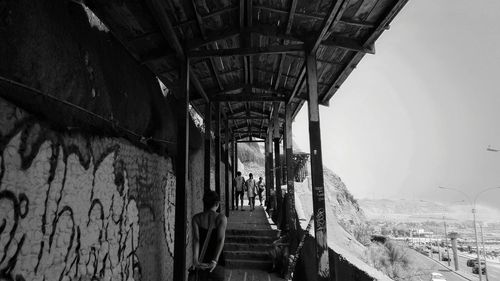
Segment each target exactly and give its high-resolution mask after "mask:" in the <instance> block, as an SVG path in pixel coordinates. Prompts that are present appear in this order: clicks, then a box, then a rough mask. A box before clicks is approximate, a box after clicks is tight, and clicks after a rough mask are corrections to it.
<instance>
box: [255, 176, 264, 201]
mask: <svg viewBox="0 0 500 281" xmlns="http://www.w3.org/2000/svg"><path fill="white" fill-rule="evenodd" d="M262 192H264V181H263V180H262V177H259V181H258V182H257V193H258V194H259V201H260V205H261V206H262Z"/></svg>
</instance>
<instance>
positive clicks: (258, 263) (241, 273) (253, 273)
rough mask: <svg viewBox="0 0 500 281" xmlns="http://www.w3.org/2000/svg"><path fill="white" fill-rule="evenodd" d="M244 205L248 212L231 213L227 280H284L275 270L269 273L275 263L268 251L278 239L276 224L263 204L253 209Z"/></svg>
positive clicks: (225, 252)
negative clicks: (267, 213)
mask: <svg viewBox="0 0 500 281" xmlns="http://www.w3.org/2000/svg"><path fill="white" fill-rule="evenodd" d="M245 201H246V200H245ZM244 204H245V206H244V207H243V210H244V211H241V210H234V211H231V212H230V214H229V218H228V225H227V230H226V241H225V245H224V256H225V258H226V279H225V280H227V281H278V280H280V281H281V280H284V279H282V278H279V277H278V276H277V275H276V274H275V273H268V270H269V269H270V268H271V266H272V262H271V258H270V257H269V254H268V250H269V249H270V248H271V244H272V242H273V241H274V240H276V239H278V231H277V230H276V227H274V226H271V224H270V222H269V221H268V219H267V216H266V213H265V211H264V208H263V207H262V206H256V207H255V210H254V211H253V212H250V207H249V206H248V203H247V202H244ZM257 205H259V203H257Z"/></svg>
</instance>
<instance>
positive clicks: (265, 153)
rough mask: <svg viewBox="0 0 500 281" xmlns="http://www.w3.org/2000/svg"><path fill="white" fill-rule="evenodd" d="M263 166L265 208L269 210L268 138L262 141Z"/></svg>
mask: <svg viewBox="0 0 500 281" xmlns="http://www.w3.org/2000/svg"><path fill="white" fill-rule="evenodd" d="M264 165H265V168H264V172H265V174H264V177H265V179H266V181H265V183H266V193H265V196H266V201H265V203H266V207H267V208H269V207H270V205H269V191H270V186H271V185H270V182H269V178H270V176H269V169H270V167H269V141H268V138H266V139H265V141H264Z"/></svg>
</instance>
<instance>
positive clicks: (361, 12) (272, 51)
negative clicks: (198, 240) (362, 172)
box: [0, 0, 408, 281]
mask: <svg viewBox="0 0 500 281" xmlns="http://www.w3.org/2000/svg"><path fill="white" fill-rule="evenodd" d="M407 1H408V0H276V1H261V0H191V1H184V0H143V1H137V0H67V1H66V0H57V1H56V0H54V1H27V0H19V1H7V4H6V5H7V6H8V9H7V8H4V7H3V6H2V7H1V9H0V10H1V11H0V12H2V11H5V13H0V14H5V15H6V20H5V24H4V23H3V22H2V28H0V32H4V30H7V31H6V32H4V33H0V35H4V36H6V37H8V39H9V40H6V42H7V43H4V42H0V46H1V47H2V48H0V51H2V55H3V58H5V60H2V63H0V67H2V68H1V70H2V71H3V72H7V73H0V93H1V94H2V97H3V98H5V99H7V100H8V101H9V102H13V103H14V105H15V106H14V105H11V104H10V103H3V101H0V106H3V107H5V109H4V112H10V111H12V112H14V113H13V114H4V115H5V116H0V117H2V118H4V119H5V120H6V121H4V122H5V124H8V125H5V127H6V128H8V129H9V130H8V132H7V133H5V134H3V138H2V139H1V142H0V143H1V144H2V146H3V145H4V144H5V145H8V147H10V152H9V151H7V150H6V151H7V152H9V153H8V155H7V156H8V157H7V158H5V157H6V156H5V157H2V168H3V166H4V163H3V162H6V165H5V166H6V167H7V168H6V170H7V171H10V170H12V171H15V172H16V173H17V172H18V171H23V173H20V174H22V175H24V170H26V169H28V168H30V165H31V163H32V161H33V159H37V158H35V157H36V156H37V155H38V154H36V153H38V151H39V150H40V151H42V152H43V153H41V154H40V155H39V157H41V158H43V159H41V160H40V161H39V162H37V161H34V162H33V163H42V165H33V169H40V172H39V173H38V174H40V178H42V180H40V182H43V183H44V184H43V185H42V184H41V186H43V187H44V188H46V189H48V190H47V191H45V192H42V193H45V194H46V195H37V194H36V193H37V192H38V193H39V192H40V191H39V190H42V189H41V188H40V189H39V188H35V187H37V186H36V185H34V184H33V186H34V187H32V186H31V185H30V184H26V182H28V183H33V182H38V181H33V179H32V178H31V177H29V176H30V174H28V178H27V179H26V182H16V181H17V178H19V177H16V176H9V177H6V178H7V179H8V180H9V181H13V182H8V185H7V184H6V185H5V186H7V187H8V188H11V187H16V189H15V190H14V191H15V192H12V194H11V193H6V192H4V193H2V196H3V197H5V198H7V197H8V200H11V201H12V202H14V203H15V204H12V205H13V206H14V207H15V209H16V212H14V213H15V218H14V219H9V222H10V224H11V225H14V226H15V227H17V224H18V220H19V218H18V217H20V218H21V219H23V218H24V217H25V216H26V215H28V214H27V213H28V211H27V210H28V202H30V201H31V202H37V203H36V204H34V205H37V206H38V207H39V208H36V210H37V212H39V213H36V214H34V216H35V215H36V216H35V218H34V219H32V220H33V221H39V226H38V225H37V226H36V229H35V228H34V227H32V226H30V223H27V222H26V223H24V225H23V228H26V229H27V230H26V233H28V234H26V235H33V237H35V236H36V237H35V238H36V239H35V238H32V237H31V236H28V238H27V239H26V241H27V243H33V244H34V245H37V246H36V247H38V248H37V250H36V253H27V252H26V250H25V251H21V250H20V249H21V246H22V242H24V236H23V238H22V239H21V236H19V237H17V238H16V239H17V240H20V241H22V242H21V243H20V244H21V245H20V246H19V247H18V248H16V249H17V250H16V249H15V248H14V247H11V248H10V249H9V252H14V253H15V255H14V256H13V257H11V258H10V259H9V262H8V264H7V265H5V267H0V279H2V278H7V277H8V280H14V277H15V275H14V273H13V272H18V271H19V270H18V271H16V270H17V268H15V265H16V262H17V256H18V255H20V257H21V258H20V260H21V261H20V262H19V264H22V265H23V266H25V267H26V269H23V270H24V271H25V272H21V273H23V274H25V275H26V276H30V277H33V276H34V277H33V278H28V279H30V280H31V279H33V280H35V279H36V278H35V277H37V279H36V280H42V278H41V277H40V276H41V275H42V273H43V274H45V273H47V274H51V275H54V276H50V278H49V277H47V280H49V279H50V280H56V278H59V280H66V279H64V278H69V277H67V276H69V275H70V274H71V275H74V278H75V279H77V277H78V278H80V279H81V278H82V277H81V276H83V275H84V274H87V275H85V278H90V277H92V278H94V279H96V280H97V279H99V278H102V276H111V275H112V274H115V275H118V272H120V275H121V277H120V278H121V279H122V280H126V279H127V280H128V277H129V276H133V277H134V279H137V280H141V279H142V280H164V279H165V278H171V279H172V280H175V281H180V280H186V278H187V269H188V268H189V267H190V265H191V264H190V263H191V261H192V257H191V248H190V246H191V244H190V243H191V241H190V235H191V234H190V216H191V215H193V213H194V212H198V211H200V209H201V208H200V206H198V205H196V204H200V199H201V196H200V194H202V193H203V191H204V190H208V189H215V191H217V192H218V193H219V194H220V195H221V198H222V199H223V201H222V202H221V203H222V204H221V212H224V213H225V214H226V216H228V217H229V229H228V240H227V248H226V254H227V258H228V262H229V268H230V269H231V270H230V271H228V274H229V276H231V278H232V280H244V278H245V276H247V280H262V279H261V278H260V276H261V275H259V274H263V275H262V276H264V278H266V277H267V278H268V280H269V278H271V279H272V278H274V277H272V276H270V275H266V274H265V273H263V272H261V271H255V270H262V269H265V268H266V267H267V266H269V259H268V258H267V256H266V255H265V251H266V248H267V247H268V245H269V244H270V243H271V242H272V241H273V240H274V238H276V235H277V233H276V230H274V229H270V225H269V224H268V222H267V219H266V218H265V215H264V209H263V208H262V207H258V208H257V210H256V212H253V213H252V214H249V212H248V210H247V211H244V212H242V211H233V208H234V203H233V200H232V199H233V194H234V191H233V190H232V184H231V182H232V178H233V177H234V175H235V173H236V171H238V161H237V155H238V152H237V151H238V143H240V142H261V143H264V147H265V182H266V191H265V194H266V198H272V200H267V206H266V210H271V209H272V210H273V216H274V219H275V221H276V222H277V223H278V222H279V224H278V225H277V227H278V228H280V229H282V230H284V231H285V230H287V231H290V233H291V234H292V235H297V234H296V233H298V229H297V228H296V225H297V223H296V217H295V216H294V214H295V208H294V206H295V202H294V198H295V197H294V180H293V176H294V167H293V157H294V154H293V145H292V135H293V134H292V121H293V119H294V118H295V116H296V115H297V114H298V112H299V111H300V110H301V109H302V107H303V106H304V105H305V104H306V102H307V110H308V113H309V114H308V116H309V131H308V134H309V139H310V151H311V155H310V160H311V175H310V176H311V182H312V201H313V217H314V221H315V224H314V247H311V248H313V249H314V254H310V255H311V257H310V259H308V260H310V261H314V265H313V266H311V267H312V268H313V269H312V270H313V271H314V274H313V275H314V276H311V279H312V280H318V281H326V280H333V279H335V280H339V281H340V280H350V279H352V280H361V279H359V278H358V277H356V276H359V274H358V273H357V271H356V269H355V268H350V269H349V271H345V272H343V271H342V269H341V268H340V265H339V263H337V262H335V263H333V264H332V263H331V262H330V259H329V256H331V255H329V248H328V243H327V223H326V222H327V219H333V218H327V217H326V215H325V195H324V194H325V192H324V182H323V162H322V145H321V126H320V114H319V106H320V105H325V106H327V105H329V103H330V99H331V98H332V97H333V95H334V94H335V93H336V92H337V91H338V89H339V88H340V87H341V85H342V83H343V82H344V81H345V80H346V79H347V77H348V76H349V75H350V73H351V72H352V71H353V70H354V69H355V68H356V66H357V65H358V63H359V62H360V61H361V59H362V58H363V57H364V55H366V54H374V53H375V42H376V40H377V39H378V38H379V37H380V36H381V35H382V33H383V32H385V31H386V30H388V29H389V25H390V23H391V21H392V20H393V19H394V17H395V16H396V15H397V14H398V13H399V11H400V10H401V9H402V8H403V6H404V5H405V4H406V2H407ZM11 13H12V15H13V16H12V17H11V16H10V14H11ZM42 21H43V23H42ZM11 22H13V23H15V24H11ZM16 24H17V26H16ZM27 30H29V31H30V32H27ZM16 44H17V45H22V47H23V48H18V46H17V45H16ZM42 57H43V59H45V60H47V61H48V62H50V63H47V62H46V61H42V60H41V58H42ZM51 63H53V64H51ZM4 64H5V65H4ZM60 73H63V74H64V75H65V76H64V77H61V76H60ZM35 74H36V75H35ZM158 81H160V82H161V86H162V87H164V91H163V96H162V95H161V94H162V92H160V90H159V89H160V86H159V83H158ZM17 106H19V107H20V108H17ZM12 108H13V109H12ZM24 108H26V109H27V110H28V112H27V113H25V114H24V113H23V114H16V112H21V109H23V110H24ZM22 112H24V111H22ZM30 114H38V115H36V116H35V117H36V118H35V117H32V116H31V115H30ZM26 116H30V118H26ZM38 118H39V119H40V120H39V119H38ZM18 119H19V120H21V121H22V122H21V121H18ZM32 119H33V120H36V122H37V123H36V124H37V125H36V126H35V125H32V123H33V122H34V121H32ZM193 119H194V120H198V121H200V120H201V121H200V122H201V123H202V124H201V125H200V126H199V127H196V126H194V125H192V124H193V123H194V122H193ZM2 120H3V119H2ZM39 123H40V124H39ZM20 124H21V125H20ZM24 124H28V125H24ZM47 124H48V125H47ZM39 128H43V130H42V131H43V133H40V132H39V131H40V130H41V129H40V130H39ZM20 131H22V133H19V132H20ZM45 131H47V132H50V133H45ZM298 133H303V132H298ZM19 135H21V137H17V136H19ZM62 140H64V141H62ZM25 143H28V144H25ZM42 144H43V145H42ZM31 145H32V146H31ZM32 147H33V149H32ZM281 147H283V151H281V149H282V148H281ZM19 155H21V156H22V157H21V156H19ZM47 155H48V156H47ZM282 155H283V156H284V157H282ZM11 156H12V157H11ZM9 157H11V158H9ZM16 157H18V158H19V157H21V158H22V161H21V160H18V159H17V158H16ZM4 159H7V160H4ZM17 163H22V165H20V166H19V165H17ZM68 163H69V164H68ZM18 166H19V167H18ZM67 166H69V167H70V168H66V167H67ZM80 166H81V168H80ZM40 167H41V168H40ZM47 167H48V168H47ZM58 167H64V169H63V168H58ZM90 167H92V168H90ZM42 168H43V169H42ZM45 168H46V169H45ZM49 168H50V169H49ZM67 170H70V171H69V172H67ZM87 171H93V173H91V172H87ZM3 174H4V169H2V172H1V174H0V178H1V176H2V175H3ZM5 174H6V175H10V173H9V172H6V173H5ZM33 174H35V173H33ZM101 174H104V175H105V176H102V175H101ZM42 176H43V177H42ZM45 178H46V179H45ZM61 178H62V179H61ZM212 178H214V181H213V183H212V181H211V179H212ZM54 179H56V180H54ZM53 181H54V182H53ZM83 181H84V182H85V184H83V183H82V182H83ZM59 184H61V185H62V187H61V188H60V189H58V190H60V191H61V192H60V195H58V196H56V195H54V194H52V192H54V190H55V188H53V187H52V185H57V186H59ZM66 184H68V185H70V187H66V188H64V185H66ZM283 185H286V195H285V194H283V193H285V192H283V191H282V189H281V186H283ZM18 186H22V188H21V187H18ZM82 186H84V187H85V188H88V190H87V191H85V192H82V194H80V193H79V192H81V190H82ZM129 186H130V190H129V189H128V188H129ZM2 188H4V187H3V186H2ZM23 188H25V189H26V191H23ZM94 189H95V190H97V191H96V192H94ZM101 189H102V190H101ZM37 190H38V191H37ZM68 190H69V191H71V192H67V191H68ZM62 191H64V192H62ZM115 191H116V192H115ZM2 192H3V191H2ZM9 192H11V191H9ZM112 192H115V193H116V194H115V193H112ZM25 193H26V194H28V195H30V193H32V194H34V195H33V198H36V199H37V200H34V199H29V200H28V197H27V196H26V194H25ZM67 193H68V194H69V195H71V196H73V195H74V198H73V197H71V196H69V195H68V194H67ZM5 194H7V195H5ZM49 195H50V196H51V197H50V198H49ZM271 195H273V196H271ZM16 196H17V197H19V198H20V199H17V197H16ZM3 197H2V198H3ZM70 197H71V198H70ZM2 198H0V199H2ZM55 198H57V199H55ZM68 198H70V199H71V200H70V199H68ZM81 198H84V199H81ZM42 199H43V200H42ZM119 199H120V200H122V201H123V202H121V201H120V202H116V203H115V201H117V200H119ZM18 201H19V202H22V204H21V203H19V204H18V203H17V202H18ZM66 201H67V202H66ZM129 201H131V202H132V203H129ZM83 203H85V204H87V205H89V206H83ZM59 204H61V206H59ZM21 205H22V206H25V207H24V208H25V209H26V210H25V211H23V212H21V211H20V210H19V208H20V206H21ZM53 205H54V206H53ZM116 206H122V209H121V211H120V213H119V214H116V212H118V211H117V210H116V209H118V207H116ZM72 207H74V208H75V212H74V213H73V209H72ZM50 208H53V209H51V210H50ZM30 209H31V208H30ZM82 214H88V215H87V216H88V218H86V217H85V218H84V217H82V216H83V215H82ZM278 216H279V219H278ZM60 217H63V219H67V220H69V221H71V222H72V223H64V224H63V225H64V226H65V227H67V228H71V229H68V230H65V231H59V228H57V227H56V226H58V222H59V218H60ZM118 217H119V219H118ZM40 218H42V219H40ZM63 219H61V221H62V220H63ZM129 220H130V221H129ZM94 221H96V223H93V222H94ZM30 222H31V221H30ZM97 222H98V223H97ZM93 224H95V225H96V226H95V227H94V225H93ZM110 225H111V226H112V227H109V226H110ZM49 226H50V227H49ZM15 227H14V228H12V229H13V230H11V232H12V233H15V232H16V229H15ZM0 228H2V227H0ZM49 228H50V229H49ZM80 228H81V229H83V230H85V229H87V228H91V230H89V231H80ZM23 231H24V230H23ZM0 232H2V231H0ZM59 232H61V233H62V234H61V237H62V238H60V239H58V240H54V237H58V236H57V235H59V234H57V233H59ZM108 232H109V237H110V239H109V240H110V241H104V238H103V237H105V238H106V239H107V238H108ZM125 232H127V234H126V235H125V234H124V233H125ZM103 233H105V235H104V234H103ZM129 233H130V235H129ZM35 234H36V235H35ZM56 234H57V235H56ZM65 234H68V235H70V236H69V237H68V238H64V237H63V236H64V235H65ZM87 234H89V237H88V238H85V239H84V238H81V235H87ZM122 236H124V237H122ZM40 237H42V238H43V239H42V238H40ZM82 237H83V236H82ZM295 238H297V237H295ZM11 240H12V241H14V240H15V239H14V236H13V235H11V237H10V238H9V242H8V243H6V245H7V248H8V247H9V245H14V244H12V243H11V242H10V241H11ZM42 240H43V241H42ZM73 240H75V242H74V241H73ZM94 240H95V242H92V243H91V242H89V241H94ZM129 240H130V242H128V241H129ZM291 240H292V241H295V242H296V241H297V240H298V239H295V240H293V239H291ZM53 241H57V244H58V246H59V247H60V248H61V249H63V248H64V249H67V250H65V251H67V253H66V252H62V250H61V252H60V253H59V252H58V254H60V256H63V253H66V254H64V256H65V257H64V259H63V258H61V257H56V258H54V257H52V256H51V255H52V254H51V250H50V249H51V248H50V247H52V244H53ZM73 242H74V243H73ZM80 242H81V243H80ZM86 242H88V243H87V244H85V243H86ZM104 242H106V243H104ZM110 243H114V244H113V247H110V246H109V245H110ZM54 244H56V243H54ZM115 244H116V245H115ZM118 244H120V245H118ZM44 245H49V248H47V247H46V246H44ZM66 246H67V247H66ZM44 247H45V248H44ZM80 247H84V250H82V251H80ZM26 248H28V247H26ZM296 248H297V244H296V243H292V244H291V245H290V250H291V252H294V251H295V250H296ZM82 249H83V248H82ZM115 249H118V250H115ZM124 249H127V251H126V252H125V250H124ZM45 256H49V257H51V258H50V259H47V258H45ZM80 256H81V257H82V258H81V257H80ZM111 257H113V258H111ZM313 257H314V258H313ZM80 258H81V259H80ZM84 258H85V260H86V263H87V264H86V266H84V265H83V259H84ZM22 259H25V260H22ZM3 260H4V259H2V261H3ZM53 260H55V261H56V262H54V263H56V264H57V266H59V267H60V268H59V273H58V274H59V276H58V277H55V274H56V273H55V271H54V270H52V269H51V268H53V267H54V266H53V264H52V263H47V264H45V263H44V262H45V261H50V262H52V261H53ZM94 260H95V261H94ZM108 260H112V261H108ZM339 260H340V258H339ZM91 261H92V262H91ZM0 264H1V262H0ZM40 264H41V265H40ZM31 265H33V266H31ZM80 267H81V269H82V270H80ZM91 267H92V268H91ZM109 267H113V268H114V271H113V270H111V269H110V268H109ZM39 268H40V269H39ZM14 269H16V270H14ZM83 271H85V273H82V272H83ZM87 271H88V273H87ZM19 272H20V271H19ZM21 273H19V274H20V275H19V276H22V274H21ZM16 274H17V273H16ZM39 274H40V275H39ZM4 275H5V276H7V277H5V276H4ZM333 275H335V277H334V276H333ZM47 276H49V275H47ZM166 276H168V277H166ZM229 276H228V277H229ZM242 276H243V277H242ZM63 277H64V278H63ZM43 278H44V279H45V278H46V277H45V275H43ZM72 278H73V277H72ZM106 278H107V277H106ZM110 278H111V277H110ZM248 278H250V279H248ZM252 278H253V279H252ZM356 278H357V279H356ZM116 279H117V280H118V277H116ZM16 280H21V279H18V278H17V277H16ZM264 280H265V279H264ZM362 280H370V279H362ZM371 280H373V279H371ZM305 281H307V280H305Z"/></svg>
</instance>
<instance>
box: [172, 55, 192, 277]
mask: <svg viewBox="0 0 500 281" xmlns="http://www.w3.org/2000/svg"><path fill="white" fill-rule="evenodd" d="M180 74H181V83H180V84H181V85H180V87H179V90H180V92H181V93H180V95H179V96H180V98H179V100H178V112H177V120H178V124H177V157H176V160H177V165H176V169H175V177H176V187H175V194H176V196H175V233H174V241H175V243H174V257H175V259H174V272H173V278H174V280H186V237H187V235H186V234H187V233H186V222H187V218H186V210H187V206H186V191H187V190H188V162H189V112H188V111H189V59H186V61H185V62H184V63H183V64H181V73H180Z"/></svg>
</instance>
